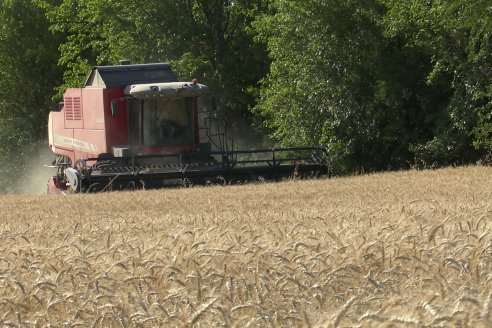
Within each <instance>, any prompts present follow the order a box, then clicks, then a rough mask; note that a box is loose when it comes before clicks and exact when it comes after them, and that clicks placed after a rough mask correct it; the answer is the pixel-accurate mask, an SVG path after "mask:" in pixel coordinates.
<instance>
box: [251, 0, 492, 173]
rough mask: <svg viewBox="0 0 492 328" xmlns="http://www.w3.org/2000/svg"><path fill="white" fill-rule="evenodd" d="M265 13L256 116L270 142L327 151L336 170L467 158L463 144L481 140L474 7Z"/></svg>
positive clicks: (301, 6)
mask: <svg viewBox="0 0 492 328" xmlns="http://www.w3.org/2000/svg"><path fill="white" fill-rule="evenodd" d="M272 6H273V10H274V14H273V15H264V16H262V17H260V18H259V19H258V20H257V21H256V23H255V27H256V29H257V30H258V32H259V35H260V37H259V38H260V40H261V41H263V42H266V43H267V45H268V51H269V55H270V57H271V59H272V64H271V66H270V73H269V75H268V76H267V77H266V78H265V79H264V80H263V88H262V90H261V97H260V98H259V102H258V105H257V106H256V112H257V113H259V114H261V115H263V117H264V118H265V120H266V125H267V126H268V127H270V128H272V129H273V130H274V136H275V137H276V139H277V140H278V141H279V142H281V143H283V144H288V145H295V144H303V143H315V144H321V145H327V146H328V147H329V148H330V151H331V154H332V157H333V159H334V164H335V168H336V169H338V171H339V172H352V171H360V170H365V171H367V170H382V169H395V168H401V167H408V166H409V165H411V164H413V162H414V161H415V160H417V161H420V162H422V161H425V162H431V163H438V164H439V165H448V164H452V163H458V162H460V163H461V162H471V161H474V160H476V159H477V157H478V155H479V153H478V152H475V151H473V149H472V138H471V137H472V136H473V135H474V136H475V137H480V138H481V139H483V138H484V133H485V132H484V131H490V130H487V129H485V130H484V129H477V128H476V127H477V125H478V126H482V127H486V126H487V125H484V124H482V123H480V122H482V121H484V122H485V121H487V120H489V118H488V117H489V116H487V115H486V110H485V114H484V113H483V112H484V110H482V111H481V112H480V113H479V114H480V115H478V116H477V111H478V110H479V108H482V107H477V106H479V105H480V106H483V105H484V104H487V103H488V102H490V99H491V98H490V94H489V95H486V93H485V92H484V91H483V90H488V89H487V87H488V86H489V84H490V81H491V79H490V74H491V72H492V70H490V68H489V67H490V57H489V56H490V54H491V52H490V48H489V46H488V44H489V41H490V28H489V24H490V19H489V18H483V17H480V15H479V14H477V13H479V12H484V11H490V8H489V7H487V6H486V5H485V2H483V1H472V2H468V3H467V4H466V5H463V4H461V2H458V1H455V2H453V3H451V5H450V3H449V1H435V2H427V1H425V2H424V1H411V2H408V1H402V0H387V1H378V0H373V1H364V2H360V1H344V2H338V1H330V0H309V1H300V0H294V1H285V0H276V1H273V4H272ZM488 17H490V15H489V16H488ZM486 45H487V46H486ZM484 47H486V48H487V47H488V48H487V49H489V51H485V50H484ZM477 64H478V65H477ZM484 69H485V70H484ZM477 117H480V119H481V121H477ZM474 127H475V129H474ZM487 133H488V132H487ZM480 138H478V139H480ZM475 144H476V145H477V146H484V145H486V143H484V142H478V141H476V143H475ZM433 154H434V155H435V156H434V155H433Z"/></svg>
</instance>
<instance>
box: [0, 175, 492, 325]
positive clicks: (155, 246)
mask: <svg viewBox="0 0 492 328" xmlns="http://www.w3.org/2000/svg"><path fill="white" fill-rule="evenodd" d="M491 199H492V168H487V167H468V168H452V169H442V170H434V171H408V172H398V173H385V174H374V175H367V176H358V177H349V178H335V179H330V180H316V181H289V182H283V183H276V184H258V185H246V186H228V187H207V188H190V189H178V190H160V191H138V192H114V193H107V194H93V195H70V196H67V197H63V196H60V197H53V196H47V195H43V196H2V197H0V217H1V220H0V289H1V290H2V293H1V294H0V326H2V325H5V326H12V327H15V326H18V327H44V326H47V325H49V324H51V325H53V326H67V327H75V326H81V327H84V326H87V327H96V326H103V327H159V326H193V327H210V326H226V327H246V326H253V327H257V326H266V327H268V326H273V327H277V326H278V327H285V326H313V327H318V326H321V327H347V326H350V327H368V326H370V327H377V326H382V327H411V326H417V327H422V326H428V327H442V326H444V327H447V326H460V327H488V326H491V325H492V282H491V279H492V239H491V237H492V236H491V231H490V229H491V226H492V223H491V222H492V221H491V219H492V202H491Z"/></svg>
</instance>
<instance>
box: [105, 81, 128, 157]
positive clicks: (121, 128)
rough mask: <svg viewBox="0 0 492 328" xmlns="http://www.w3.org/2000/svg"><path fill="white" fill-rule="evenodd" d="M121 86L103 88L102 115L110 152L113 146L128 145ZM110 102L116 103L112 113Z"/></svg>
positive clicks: (126, 121) (124, 103)
mask: <svg viewBox="0 0 492 328" xmlns="http://www.w3.org/2000/svg"><path fill="white" fill-rule="evenodd" d="M123 97H124V94H123V88H111V89H105V90H104V100H103V102H104V117H105V123H106V124H105V128H106V135H107V149H108V152H112V149H113V147H115V146H128V114H127V108H126V101H125V100H124V99H123ZM112 102H114V103H115V104H116V105H117V112H114V113H113V109H112Z"/></svg>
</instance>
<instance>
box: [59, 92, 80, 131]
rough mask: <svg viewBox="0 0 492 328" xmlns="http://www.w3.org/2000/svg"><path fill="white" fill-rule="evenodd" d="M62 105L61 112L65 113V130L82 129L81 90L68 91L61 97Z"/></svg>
mask: <svg viewBox="0 0 492 328" xmlns="http://www.w3.org/2000/svg"><path fill="white" fill-rule="evenodd" d="M63 103H64V106H63V109H62V111H63V112H64V113H65V128H67V129H83V128H84V120H83V111H82V89H75V88H71V89H68V90H67V91H66V92H65V95H64V96H63Z"/></svg>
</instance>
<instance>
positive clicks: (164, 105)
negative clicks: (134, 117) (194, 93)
mask: <svg viewBox="0 0 492 328" xmlns="http://www.w3.org/2000/svg"><path fill="white" fill-rule="evenodd" d="M142 116H143V120H142V129H143V145H145V146H150V147H163V146H173V145H185V144H192V143H194V133H193V132H194V124H193V98H181V99H149V100H147V99H146V100H144V101H143V111H142Z"/></svg>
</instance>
